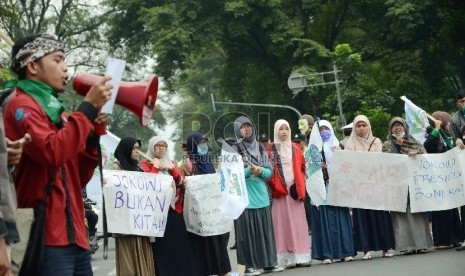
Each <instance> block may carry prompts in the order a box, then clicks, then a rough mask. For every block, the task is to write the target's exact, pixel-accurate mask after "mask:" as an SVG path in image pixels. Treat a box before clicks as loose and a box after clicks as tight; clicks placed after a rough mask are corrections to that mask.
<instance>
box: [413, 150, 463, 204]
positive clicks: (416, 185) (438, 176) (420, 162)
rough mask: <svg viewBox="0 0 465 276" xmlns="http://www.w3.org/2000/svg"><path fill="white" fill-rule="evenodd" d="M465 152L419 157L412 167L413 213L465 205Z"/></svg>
mask: <svg viewBox="0 0 465 276" xmlns="http://www.w3.org/2000/svg"><path fill="white" fill-rule="evenodd" d="M464 168H465V151H463V150H460V149H458V148H455V149H453V150H450V151H447V152H445V153H442V154H425V155H421V156H418V157H417V158H416V160H415V162H414V163H413V164H412V170H413V176H412V180H413V181H411V184H412V185H410V187H409V189H410V205H411V208H412V212H424V211H436V210H447V209H452V208H455V207H458V206H462V205H465V194H464V184H465V179H464V177H463V176H464V175H463V170H464Z"/></svg>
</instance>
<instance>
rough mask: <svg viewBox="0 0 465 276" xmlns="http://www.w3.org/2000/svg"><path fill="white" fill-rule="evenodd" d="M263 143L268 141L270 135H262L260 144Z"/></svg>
mask: <svg viewBox="0 0 465 276" xmlns="http://www.w3.org/2000/svg"><path fill="white" fill-rule="evenodd" d="M263 141H268V134H266V133H265V132H263V133H262V134H260V142H263Z"/></svg>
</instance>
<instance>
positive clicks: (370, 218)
mask: <svg viewBox="0 0 465 276" xmlns="http://www.w3.org/2000/svg"><path fill="white" fill-rule="evenodd" d="M352 219H353V223H354V243H355V249H356V251H363V252H367V251H379V250H383V251H387V250H389V249H394V248H395V246H396V245H395V241H394V231H393V230H392V223H391V216H390V215H389V212H387V211H377V210H367V209H356V208H354V209H352Z"/></svg>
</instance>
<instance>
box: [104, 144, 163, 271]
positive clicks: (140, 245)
mask: <svg viewBox="0 0 465 276" xmlns="http://www.w3.org/2000/svg"><path fill="white" fill-rule="evenodd" d="M140 148H141V142H140V140H139V139H137V138H134V137H132V136H125V137H123V138H121V140H120V141H119V143H118V145H117V146H116V149H115V153H114V156H115V158H116V161H115V163H114V164H113V169H115V170H124V171H134V172H142V169H141V168H140V167H139V164H138V161H137V159H138V158H139V150H140ZM115 253H116V254H115V255H116V275H121V276H123V275H124V276H126V275H155V267H154V261H153V253H152V247H151V245H150V238H149V237H144V236H136V235H120V234H115Z"/></svg>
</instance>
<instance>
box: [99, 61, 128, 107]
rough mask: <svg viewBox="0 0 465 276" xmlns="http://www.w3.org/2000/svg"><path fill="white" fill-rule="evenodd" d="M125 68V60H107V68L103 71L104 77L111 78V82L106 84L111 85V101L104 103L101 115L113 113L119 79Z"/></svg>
mask: <svg viewBox="0 0 465 276" xmlns="http://www.w3.org/2000/svg"><path fill="white" fill-rule="evenodd" d="M125 67H126V61H125V60H122V59H116V58H108V59H107V68H106V71H105V75H108V76H111V80H109V81H108V83H109V84H111V85H113V89H112V90H111V99H110V100H109V101H108V102H106V103H105V105H104V106H103V107H102V111H101V112H102V113H107V114H112V113H113V106H115V101H116V96H117V95H118V89H119V85H120V83H121V78H122V77H123V73H124V68H125Z"/></svg>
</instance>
